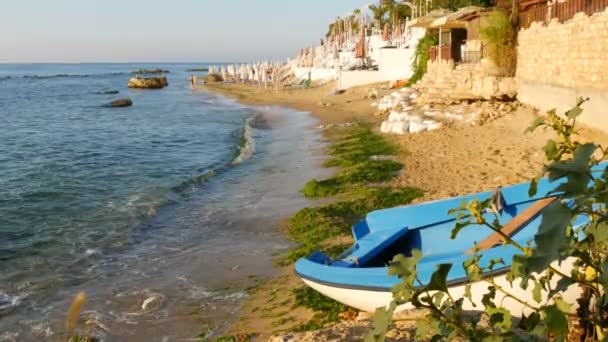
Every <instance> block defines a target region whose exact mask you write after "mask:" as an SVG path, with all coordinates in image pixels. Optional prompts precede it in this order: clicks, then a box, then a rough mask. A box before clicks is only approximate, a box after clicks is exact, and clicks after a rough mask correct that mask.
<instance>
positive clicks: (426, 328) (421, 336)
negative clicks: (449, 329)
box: [416, 318, 439, 341]
mask: <svg viewBox="0 0 608 342" xmlns="http://www.w3.org/2000/svg"><path fill="white" fill-rule="evenodd" d="M438 333H439V322H438V321H436V320H434V319H429V318H427V319H421V320H419V321H417V322H416V341H425V340H428V338H429V335H430V336H435V335H437V334H438Z"/></svg>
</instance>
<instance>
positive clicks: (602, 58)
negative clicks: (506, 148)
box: [517, 9, 608, 131]
mask: <svg viewBox="0 0 608 342" xmlns="http://www.w3.org/2000/svg"><path fill="white" fill-rule="evenodd" d="M517 82H518V99H519V100H520V101H521V102H523V103H526V104H529V105H533V106H535V107H538V108H539V109H541V110H543V111H544V110H548V109H552V108H556V109H557V110H558V112H563V111H565V110H567V109H569V108H571V107H572V106H573V105H574V104H575V101H576V98H577V97H589V98H591V101H590V102H589V103H587V104H586V105H584V108H585V112H584V114H583V116H582V117H581V121H583V122H585V123H586V124H588V125H591V126H594V127H597V128H600V129H602V130H606V131H608V9H607V10H606V11H604V12H600V13H596V14H594V15H592V16H587V15H585V14H584V13H579V14H577V15H575V16H574V18H573V19H571V20H569V21H567V22H565V23H558V22H557V21H552V22H551V23H549V24H548V25H542V24H540V23H535V24H532V26H531V27H530V28H528V29H525V30H522V31H520V32H519V47H518V56H517Z"/></svg>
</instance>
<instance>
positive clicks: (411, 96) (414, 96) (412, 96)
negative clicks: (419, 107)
mask: <svg viewBox="0 0 608 342" xmlns="http://www.w3.org/2000/svg"><path fill="white" fill-rule="evenodd" d="M417 97H418V94H416V93H412V94H411V95H410V99H412V100H413V99H415V98H417Z"/></svg>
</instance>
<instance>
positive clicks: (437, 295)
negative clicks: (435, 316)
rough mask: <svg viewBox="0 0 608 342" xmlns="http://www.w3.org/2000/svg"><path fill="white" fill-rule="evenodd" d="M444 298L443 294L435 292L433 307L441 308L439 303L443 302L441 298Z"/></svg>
mask: <svg viewBox="0 0 608 342" xmlns="http://www.w3.org/2000/svg"><path fill="white" fill-rule="evenodd" d="M444 297H445V293H444V292H437V293H435V294H434V295H433V306H435V307H437V308H439V307H441V303H442V302H443V298H444Z"/></svg>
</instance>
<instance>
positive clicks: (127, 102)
mask: <svg viewBox="0 0 608 342" xmlns="http://www.w3.org/2000/svg"><path fill="white" fill-rule="evenodd" d="M132 105H133V101H131V99H119V100H114V101H112V102H110V103H108V104H107V105H106V107H130V106H132Z"/></svg>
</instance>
